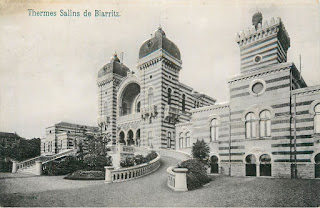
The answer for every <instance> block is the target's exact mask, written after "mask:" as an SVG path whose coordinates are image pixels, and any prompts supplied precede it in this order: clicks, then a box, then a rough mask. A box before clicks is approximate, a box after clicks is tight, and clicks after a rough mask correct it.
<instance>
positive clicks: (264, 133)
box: [260, 110, 271, 137]
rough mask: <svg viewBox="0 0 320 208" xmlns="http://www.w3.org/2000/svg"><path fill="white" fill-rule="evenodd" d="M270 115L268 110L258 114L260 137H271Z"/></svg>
mask: <svg viewBox="0 0 320 208" xmlns="http://www.w3.org/2000/svg"><path fill="white" fill-rule="evenodd" d="M270 119H271V114H270V111H268V110H263V111H262V112H261V113H260V136H261V137H270V136H271V120H270Z"/></svg>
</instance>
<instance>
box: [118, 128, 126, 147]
mask: <svg viewBox="0 0 320 208" xmlns="http://www.w3.org/2000/svg"><path fill="white" fill-rule="evenodd" d="M119 143H121V144H125V143H126V142H125V141H124V132H123V131H121V132H120V134H119Z"/></svg>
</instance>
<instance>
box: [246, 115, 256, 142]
mask: <svg viewBox="0 0 320 208" xmlns="http://www.w3.org/2000/svg"><path fill="white" fill-rule="evenodd" d="M255 118H256V117H255V115H254V113H252V112H250V113H248V114H247V115H246V138H254V137H256V131H257V130H256V128H257V127H256V123H255Z"/></svg>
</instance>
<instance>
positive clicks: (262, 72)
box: [228, 62, 294, 84]
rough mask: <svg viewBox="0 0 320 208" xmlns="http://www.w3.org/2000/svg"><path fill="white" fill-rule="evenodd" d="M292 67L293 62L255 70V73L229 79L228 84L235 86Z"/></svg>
mask: <svg viewBox="0 0 320 208" xmlns="http://www.w3.org/2000/svg"><path fill="white" fill-rule="evenodd" d="M292 66H294V64H293V63H292V62H289V63H287V62H286V63H280V64H276V65H274V66H271V67H265V68H262V69H259V70H255V71H253V72H250V73H246V74H243V75H238V76H237V77H234V78H231V79H229V81H228V83H229V84H233V83H235V82H239V81H243V80H248V79H252V78H257V77H261V76H263V75H267V74H272V73H276V72H279V71H283V70H288V69H290V68H291V67H292Z"/></svg>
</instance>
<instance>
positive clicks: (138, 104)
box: [136, 101, 141, 113]
mask: <svg viewBox="0 0 320 208" xmlns="http://www.w3.org/2000/svg"><path fill="white" fill-rule="evenodd" d="M140 105H141V104H140V101H139V102H138V103H137V108H136V109H137V112H138V113H140Z"/></svg>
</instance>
